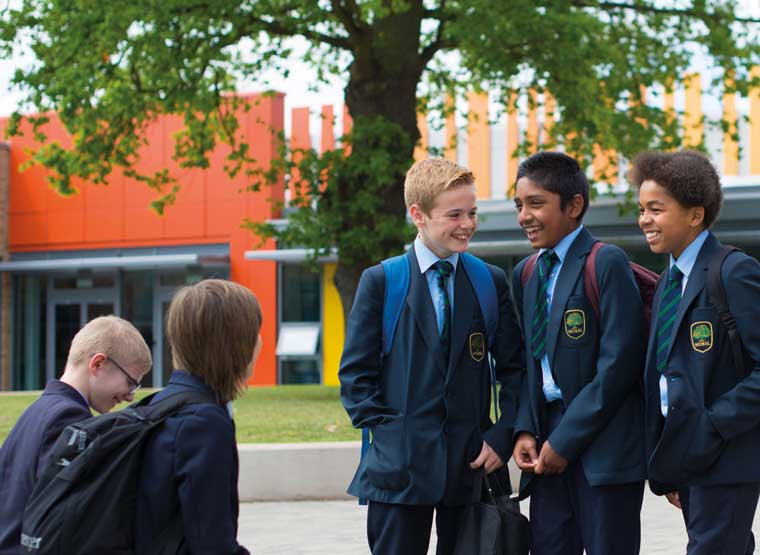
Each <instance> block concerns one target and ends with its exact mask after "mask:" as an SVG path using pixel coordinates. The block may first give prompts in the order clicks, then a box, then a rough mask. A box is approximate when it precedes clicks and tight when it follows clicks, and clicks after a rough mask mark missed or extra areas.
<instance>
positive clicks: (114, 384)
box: [89, 353, 148, 414]
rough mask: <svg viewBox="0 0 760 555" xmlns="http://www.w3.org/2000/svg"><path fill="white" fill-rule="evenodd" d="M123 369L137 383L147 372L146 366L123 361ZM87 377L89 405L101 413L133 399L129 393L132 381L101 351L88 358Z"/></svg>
mask: <svg viewBox="0 0 760 555" xmlns="http://www.w3.org/2000/svg"><path fill="white" fill-rule="evenodd" d="M124 371H125V372H126V373H127V374H129V376H130V377H131V378H132V379H133V380H134V381H135V382H138V383H139V382H140V380H142V379H143V376H145V374H147V373H148V369H147V368H146V369H140V368H137V367H136V366H135V365H134V364H133V363H131V362H125V366H124ZM89 379H90V385H89V392H90V395H89V401H90V406H91V407H92V408H93V409H95V410H96V411H97V412H99V413H101V414H103V413H106V412H108V411H110V410H111V409H112V408H114V407H115V406H116V405H118V404H119V403H124V402H128V403H131V402H132V401H133V400H134V396H133V395H132V393H131V391H132V389H133V383H132V382H131V381H130V380H129V378H127V376H125V375H124V373H123V372H122V371H121V370H119V369H118V368H117V367H116V366H115V365H114V363H113V362H112V361H111V359H109V358H108V357H107V356H106V355H104V354H103V353H96V354H95V355H93V357H92V358H91V359H90V362H89Z"/></svg>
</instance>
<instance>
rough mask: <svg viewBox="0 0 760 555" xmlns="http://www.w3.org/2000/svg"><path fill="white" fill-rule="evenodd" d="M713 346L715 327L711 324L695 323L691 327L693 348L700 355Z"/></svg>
mask: <svg viewBox="0 0 760 555" xmlns="http://www.w3.org/2000/svg"><path fill="white" fill-rule="evenodd" d="M712 346H713V327H712V324H711V323H710V322H694V323H693V324H692V325H691V347H692V348H693V349H694V350H695V351H697V352H698V353H706V352H707V351H709V350H710V349H712Z"/></svg>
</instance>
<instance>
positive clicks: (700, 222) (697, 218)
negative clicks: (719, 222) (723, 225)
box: [689, 206, 705, 227]
mask: <svg viewBox="0 0 760 555" xmlns="http://www.w3.org/2000/svg"><path fill="white" fill-rule="evenodd" d="M704 222H705V207H704V206H692V207H691V208H689V225H690V226H691V227H700V226H702V227H704Z"/></svg>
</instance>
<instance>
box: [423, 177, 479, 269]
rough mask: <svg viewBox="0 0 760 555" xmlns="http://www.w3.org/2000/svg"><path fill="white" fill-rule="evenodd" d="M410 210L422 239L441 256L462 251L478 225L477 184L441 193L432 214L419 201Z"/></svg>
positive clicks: (467, 245)
mask: <svg viewBox="0 0 760 555" xmlns="http://www.w3.org/2000/svg"><path fill="white" fill-rule="evenodd" d="M409 211H410V213H411V215H412V221H413V222H414V225H415V226H417V230H418V232H419V234H420V238H421V239H422V242H423V243H424V244H425V246H426V247H427V248H429V249H430V250H431V251H433V252H434V253H435V254H436V256H438V257H439V258H448V257H449V256H451V255H452V254H454V253H462V252H464V251H466V250H467V247H469V246H470V239H472V236H473V234H474V233H475V230H476V229H477V227H478V207H477V193H476V190H475V185H474V184H472V185H460V186H458V187H455V188H453V189H447V190H445V191H443V192H442V193H440V194H439V195H438V196H437V197H436V199H435V204H434V205H433V208H431V209H430V214H426V213H425V212H423V210H422V209H421V208H420V207H419V206H418V205H416V204H413V205H412V206H411V207H410V208H409Z"/></svg>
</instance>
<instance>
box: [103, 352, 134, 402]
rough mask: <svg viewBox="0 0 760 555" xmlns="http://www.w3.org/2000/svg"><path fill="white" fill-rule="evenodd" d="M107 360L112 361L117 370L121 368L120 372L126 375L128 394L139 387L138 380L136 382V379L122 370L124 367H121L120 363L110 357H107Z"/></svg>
mask: <svg viewBox="0 0 760 555" xmlns="http://www.w3.org/2000/svg"><path fill="white" fill-rule="evenodd" d="M108 360H110V361H111V362H113V364H114V366H116V368H118V369H119V370H121V373H122V374H124V375H125V376H126V377H127V381H129V394H130V395H132V394H133V393H135V392H136V391H137V390H138V389H140V387H141V386H140V382H138V381H137V380H136V379H134V378H133V377H132V376H130V375H129V374H128V373H127V371H126V370H124V368H122V367H121V365H120V364H119V363H118V362H116V361H115V360H114V359H112V358H111V357H108Z"/></svg>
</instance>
